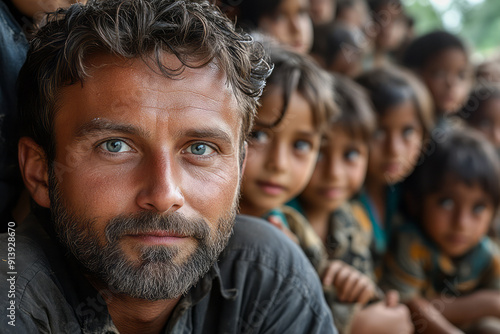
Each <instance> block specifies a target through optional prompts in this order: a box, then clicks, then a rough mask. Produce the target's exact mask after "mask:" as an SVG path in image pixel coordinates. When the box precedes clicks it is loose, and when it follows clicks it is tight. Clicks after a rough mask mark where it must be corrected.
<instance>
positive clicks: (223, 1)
mask: <svg viewBox="0 0 500 334" xmlns="http://www.w3.org/2000/svg"><path fill="white" fill-rule="evenodd" d="M282 1H283V0H239V1H234V0H220V1H218V6H219V7H220V8H221V10H222V12H223V13H224V14H226V15H227V16H228V17H229V18H230V19H232V20H233V21H235V23H236V25H237V26H238V27H240V28H243V29H244V30H246V31H251V30H255V29H257V27H258V26H259V21H260V19H261V18H262V17H264V16H270V15H274V14H275V13H276V11H277V10H278V7H279V5H280V4H281V2H282Z"/></svg>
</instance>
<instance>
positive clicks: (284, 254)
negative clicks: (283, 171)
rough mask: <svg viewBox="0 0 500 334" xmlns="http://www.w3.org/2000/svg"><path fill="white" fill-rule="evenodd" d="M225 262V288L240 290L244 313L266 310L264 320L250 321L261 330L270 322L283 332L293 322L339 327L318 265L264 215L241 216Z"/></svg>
mask: <svg viewBox="0 0 500 334" xmlns="http://www.w3.org/2000/svg"><path fill="white" fill-rule="evenodd" d="M219 268H220V275H221V280H222V284H223V285H224V288H225V289H236V291H238V296H237V297H236V298H237V299H238V302H237V303H238V304H239V305H240V306H239V308H241V314H240V315H239V316H240V318H241V319H243V320H245V319H251V318H252V315H254V314H255V312H259V313H261V314H262V315H265V316H263V317H262V323H258V324H256V323H254V322H253V321H250V322H249V324H248V325H249V326H250V324H251V328H253V329H254V330H256V332H259V330H257V328H260V329H261V330H262V329H263V328H268V326H270V328H274V329H276V330H277V332H286V331H287V330H285V329H286V328H293V326H298V327H297V328H296V332H297V333H333V332H335V330H334V329H333V324H332V323H333V322H332V318H331V313H330V311H329V309H328V307H327V306H326V302H325V300H324V297H323V293H322V289H321V283H320V281H319V277H318V275H317V274H316V272H315V270H314V268H313V267H312V265H311V264H310V262H309V261H308V260H307V258H306V256H305V254H304V253H303V252H302V250H301V249H300V248H299V247H298V246H297V245H296V244H294V243H293V242H292V241H291V240H290V239H289V238H288V237H287V236H286V235H285V234H284V233H283V232H281V231H279V230H278V229H277V228H275V227H274V226H272V225H270V224H269V223H267V222H265V221H264V220H261V219H258V218H253V217H248V216H238V217H237V218H236V223H235V226H234V233H233V235H232V237H231V239H230V241H229V243H228V245H227V247H226V249H225V250H224V252H223V253H222V255H221V257H220V260H219ZM245 321H246V320H245ZM245 321H243V322H245ZM288 326H292V327H288Z"/></svg>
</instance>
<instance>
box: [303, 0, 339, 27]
mask: <svg viewBox="0 0 500 334" xmlns="http://www.w3.org/2000/svg"><path fill="white" fill-rule="evenodd" d="M336 5H337V2H336V0H310V7H311V8H310V14H311V19H312V20H313V22H314V24H325V23H329V22H331V21H333V19H334V18H335V8H336Z"/></svg>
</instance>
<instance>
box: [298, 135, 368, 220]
mask: <svg viewBox="0 0 500 334" xmlns="http://www.w3.org/2000/svg"><path fill="white" fill-rule="evenodd" d="M367 163H368V144H367V143H366V142H365V141H364V140H363V139H362V138H360V136H358V137H355V136H353V135H352V134H350V133H348V132H346V131H345V130H343V129H342V127H340V126H336V127H334V128H332V129H331V130H330V131H329V132H328V134H327V136H326V139H325V141H324V145H323V146H322V147H321V149H320V154H319V156H318V161H317V163H316V168H315V169H314V172H313V175H312V177H311V180H310V181H309V184H308V185H307V187H306V188H305V189H304V192H303V193H302V194H301V195H300V199H301V201H303V202H304V204H306V205H309V206H313V207H316V208H318V207H321V208H322V209H326V210H328V211H334V210H336V209H338V208H339V207H340V206H341V205H342V204H343V203H345V202H346V201H347V200H349V199H350V198H351V197H352V196H353V195H354V194H356V193H357V192H358V191H359V189H360V188H361V186H362V185H363V181H364V179H365V175H366V165H367Z"/></svg>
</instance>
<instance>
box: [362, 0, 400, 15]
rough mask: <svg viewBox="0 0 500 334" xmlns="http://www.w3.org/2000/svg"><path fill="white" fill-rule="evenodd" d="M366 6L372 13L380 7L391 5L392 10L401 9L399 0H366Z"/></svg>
mask: <svg viewBox="0 0 500 334" xmlns="http://www.w3.org/2000/svg"><path fill="white" fill-rule="evenodd" d="M367 4H368V7H369V8H370V10H371V11H372V12H373V13H377V12H378V11H379V10H380V9H381V8H382V7H385V6H387V7H389V6H390V7H391V9H394V10H401V11H402V4H401V0H368V1H367Z"/></svg>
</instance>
